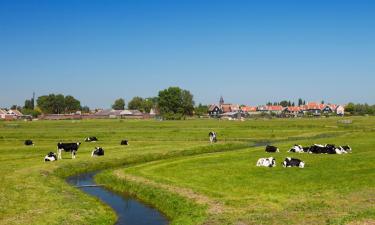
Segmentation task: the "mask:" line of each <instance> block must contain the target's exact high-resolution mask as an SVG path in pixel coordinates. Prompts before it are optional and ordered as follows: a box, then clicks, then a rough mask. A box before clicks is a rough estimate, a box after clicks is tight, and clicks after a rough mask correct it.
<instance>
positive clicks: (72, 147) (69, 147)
mask: <svg viewBox="0 0 375 225" xmlns="http://www.w3.org/2000/svg"><path fill="white" fill-rule="evenodd" d="M80 145H81V142H77V143H62V142H59V143H57V155H58V158H59V159H62V157H61V151H62V150H64V151H66V152H70V153H71V154H72V159H75V158H76V153H77V151H78V148H79V146H80Z"/></svg>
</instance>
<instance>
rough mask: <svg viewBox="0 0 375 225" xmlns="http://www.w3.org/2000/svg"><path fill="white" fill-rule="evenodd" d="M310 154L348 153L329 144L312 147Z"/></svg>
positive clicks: (339, 147)
mask: <svg viewBox="0 0 375 225" xmlns="http://www.w3.org/2000/svg"><path fill="white" fill-rule="evenodd" d="M309 152H310V153H314V154H344V153H347V151H346V150H345V149H344V148H343V147H341V146H335V145H333V144H327V145H318V144H315V145H313V146H311V147H310V149H309Z"/></svg>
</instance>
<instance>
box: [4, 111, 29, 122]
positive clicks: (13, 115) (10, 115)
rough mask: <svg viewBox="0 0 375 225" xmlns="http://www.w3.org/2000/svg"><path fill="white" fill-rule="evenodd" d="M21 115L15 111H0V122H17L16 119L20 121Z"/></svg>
mask: <svg viewBox="0 0 375 225" xmlns="http://www.w3.org/2000/svg"><path fill="white" fill-rule="evenodd" d="M23 116H24V115H23V114H22V113H21V112H20V111H18V110H17V109H10V110H6V109H0V119H1V120H17V119H22V118H23Z"/></svg>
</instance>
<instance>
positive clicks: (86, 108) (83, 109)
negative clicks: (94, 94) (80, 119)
mask: <svg viewBox="0 0 375 225" xmlns="http://www.w3.org/2000/svg"><path fill="white" fill-rule="evenodd" d="M81 111H82V113H89V112H90V108H89V107H88V106H83V107H82V108H81Z"/></svg>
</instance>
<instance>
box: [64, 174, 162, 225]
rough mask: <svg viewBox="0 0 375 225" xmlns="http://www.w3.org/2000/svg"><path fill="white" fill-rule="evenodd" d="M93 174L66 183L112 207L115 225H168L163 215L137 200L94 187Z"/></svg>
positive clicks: (76, 177)
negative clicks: (115, 218) (114, 213)
mask: <svg viewBox="0 0 375 225" xmlns="http://www.w3.org/2000/svg"><path fill="white" fill-rule="evenodd" d="M95 174H96V173H85V174H79V175H75V176H71V177H68V178H67V182H68V183H69V184H71V185H73V186H76V187H79V188H80V189H81V190H82V191H84V192H86V193H87V194H89V195H92V196H95V197H97V198H99V199H100V200H101V201H103V202H104V203H105V204H107V205H109V206H110V207H112V209H113V210H114V211H115V212H116V214H117V217H118V220H117V222H116V225H167V224H168V220H167V218H166V217H165V216H164V215H163V214H161V213H160V212H159V211H157V210H156V209H154V208H152V207H150V206H148V205H146V204H144V203H142V202H140V201H139V200H137V199H135V198H132V197H129V196H126V195H121V194H118V193H116V192H112V191H110V190H108V189H105V188H104V187H101V186H94V185H96V183H95V181H94V176H95ZM85 185H86V187H85ZM90 185H91V186H90ZM80 186H81V187H80ZM82 186H83V187H82Z"/></svg>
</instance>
